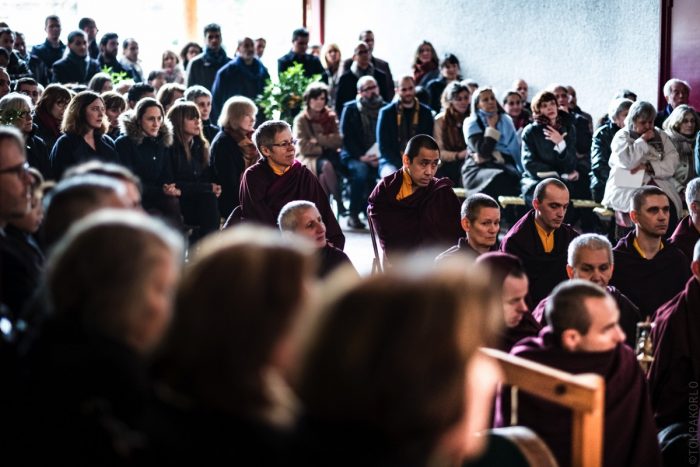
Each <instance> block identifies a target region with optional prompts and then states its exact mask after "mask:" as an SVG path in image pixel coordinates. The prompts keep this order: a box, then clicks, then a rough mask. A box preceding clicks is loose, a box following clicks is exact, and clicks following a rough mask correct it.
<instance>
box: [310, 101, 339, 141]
mask: <svg viewBox="0 0 700 467" xmlns="http://www.w3.org/2000/svg"><path fill="white" fill-rule="evenodd" d="M314 114H316V115H315V116H312V115H311V112H310V111H309V109H308V108H307V109H305V110H304V118H306V120H308V121H309V123H310V124H311V125H310V127H311V131H313V125H319V126H320V127H321V134H324V135H328V134H331V133H337V132H338V124H337V123H336V120H335V112H329V111H328V108H327V107H324V108H323V110H321V111H320V112H314Z"/></svg>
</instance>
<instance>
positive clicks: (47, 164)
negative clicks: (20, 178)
mask: <svg viewBox="0 0 700 467" xmlns="http://www.w3.org/2000/svg"><path fill="white" fill-rule="evenodd" d="M25 146H26V148H27V162H29V165H31V166H32V167H34V168H35V169H37V170H38V171H39V172H41V175H43V176H44V179H45V180H52V179H53V171H52V170H51V161H50V160H49V149H48V148H47V147H46V144H45V143H44V140H42V139H41V138H40V137H39V136H37V126H36V125H33V128H32V132H31V133H30V134H29V135H28V136H27V138H26V140H25Z"/></svg>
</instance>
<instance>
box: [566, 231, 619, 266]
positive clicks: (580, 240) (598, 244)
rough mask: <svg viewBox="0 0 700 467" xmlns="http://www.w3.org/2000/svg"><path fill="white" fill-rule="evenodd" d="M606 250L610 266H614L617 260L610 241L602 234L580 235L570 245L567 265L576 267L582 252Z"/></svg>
mask: <svg viewBox="0 0 700 467" xmlns="http://www.w3.org/2000/svg"><path fill="white" fill-rule="evenodd" d="M584 248H586V249H589V250H606V251H607V252H608V260H609V262H610V264H611V265H612V264H614V263H615V260H614V258H613V251H612V244H611V243H610V240H608V239H607V238H605V237H604V236H602V235H600V234H594V233H588V234H583V235H579V236H578V237H576V238H574V239H573V240H572V241H571V243H569V250H568V254H567V264H568V265H569V266H571V267H572V268H573V267H576V265H577V264H578V263H579V261H580V260H581V258H580V256H581V250H582V249H584Z"/></svg>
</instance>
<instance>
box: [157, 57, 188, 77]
mask: <svg viewBox="0 0 700 467" xmlns="http://www.w3.org/2000/svg"><path fill="white" fill-rule="evenodd" d="M179 64H180V58H179V57H178V56H177V54H176V53H175V52H173V51H172V50H166V51H165V52H163V57H162V59H161V64H160V65H161V68H162V69H163V71H164V72H165V82H166V83H177V84H185V74H184V73H183V72H182V68H180V65H179Z"/></svg>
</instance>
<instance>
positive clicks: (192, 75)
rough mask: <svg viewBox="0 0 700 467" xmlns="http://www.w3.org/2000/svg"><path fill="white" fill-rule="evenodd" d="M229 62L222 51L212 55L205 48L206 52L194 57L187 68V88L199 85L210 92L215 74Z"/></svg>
mask: <svg viewBox="0 0 700 467" xmlns="http://www.w3.org/2000/svg"><path fill="white" fill-rule="evenodd" d="M230 60H231V59H230V58H229V57H228V56H227V55H226V51H225V50H224V49H219V52H218V53H216V54H213V53H212V52H211V51H210V50H209V49H208V48H207V50H205V51H204V52H202V53H201V54H199V55H197V56H196V57H194V58H193V59H192V61H191V62H190V64H189V65H188V66H187V86H194V85H195V84H199V85H200V86H204V87H205V88H207V89H209V90H212V87H213V85H214V80H215V79H216V73H217V72H218V71H219V70H220V69H221V67H223V66H224V65H226V64H227V63H228V62H229V61H230Z"/></svg>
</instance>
